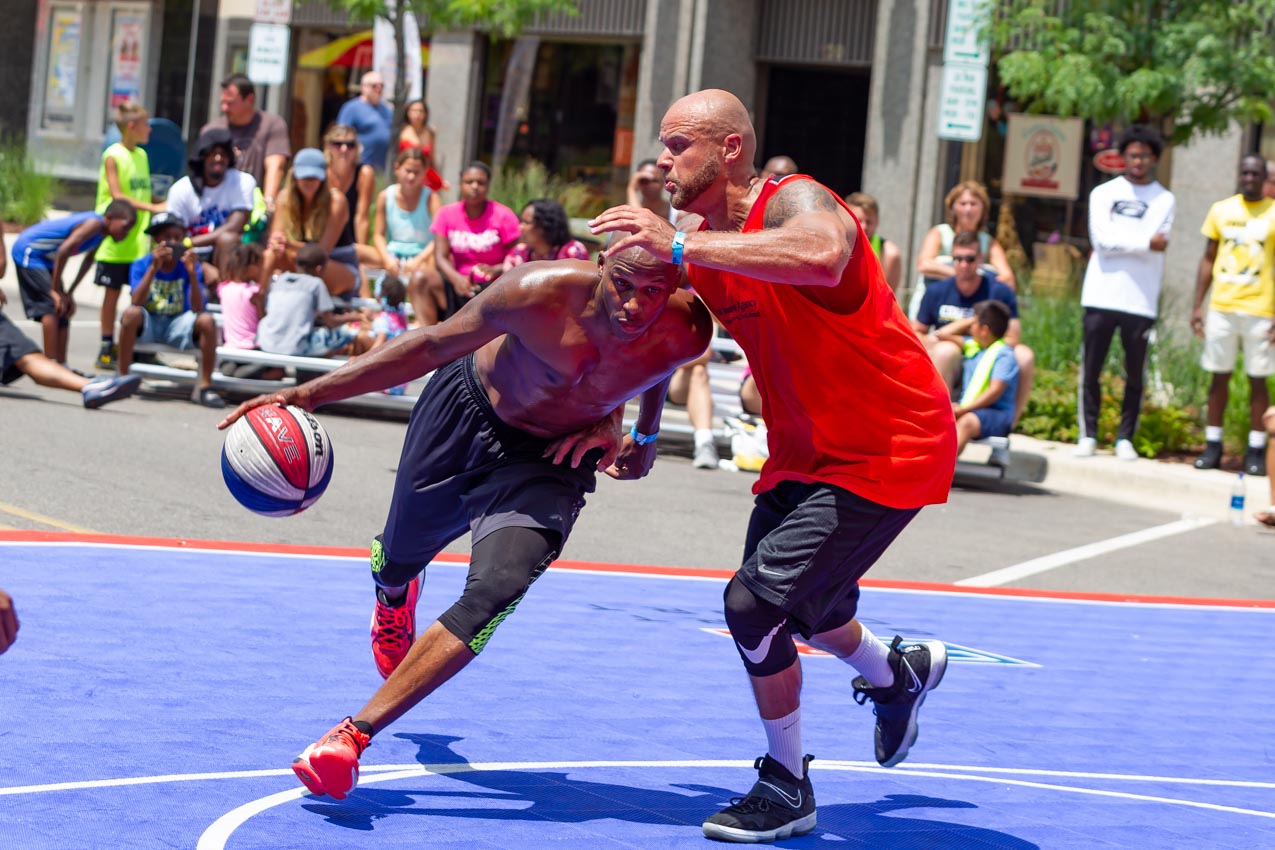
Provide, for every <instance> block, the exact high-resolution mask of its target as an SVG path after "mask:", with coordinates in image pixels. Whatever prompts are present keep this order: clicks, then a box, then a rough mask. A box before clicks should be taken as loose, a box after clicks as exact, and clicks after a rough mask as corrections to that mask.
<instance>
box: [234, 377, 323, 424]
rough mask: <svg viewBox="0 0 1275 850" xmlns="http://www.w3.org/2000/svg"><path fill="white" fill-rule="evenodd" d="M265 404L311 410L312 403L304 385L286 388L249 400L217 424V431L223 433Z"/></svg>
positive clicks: (307, 389) (308, 391)
mask: <svg viewBox="0 0 1275 850" xmlns="http://www.w3.org/2000/svg"><path fill="white" fill-rule="evenodd" d="M267 404H277V405H279V406H280V407H287V406H288V405H290V404H295V405H296V406H297V407H300V408H301V409H303V410H312V402H311V400H310V390H309V388H308V387H307V386H306V385H305V384H301V385H300V386H296V387H288V388H287V389H286V390H280V391H279V392H276V393H266V394H265V395H259V396H257V397H256V398H250V399H248V400H247V401H245V402H244V403H243V404H241V405H239V406H238V407H236V408H235V409H234V410H232V411H231V412H230V413H229V414H227V416H226V418H225V419H223V420H221V421H220V422H218V423H217V430H218V431H224V430H226V429H227V428H229V427H230V426H231V425H234V424H235V420H237V419H239V418H240V417H241V416H243V415H244V414H245V413H247V412H248V411H249V410H252V409H253V408H254V407H262V406H264V405H267Z"/></svg>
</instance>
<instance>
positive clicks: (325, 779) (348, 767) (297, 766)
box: [292, 717, 372, 800]
mask: <svg viewBox="0 0 1275 850" xmlns="http://www.w3.org/2000/svg"><path fill="white" fill-rule="evenodd" d="M371 742H372V737H371V736H370V735H366V734H364V733H363V732H361V731H360V730H359V728H358V727H357V726H355V725H354V721H352V720H351V719H350V718H348V717H347V718H345V719H344V720H342V721H341V722H340V723H338V724H337V725H336V726H334V727H332V731H330V732H328V734H326V735H324V736H323V737H322V738H320V739H319V740H318V741H316V742H315V743H313V744H311V745H310V746H308V747H306V748H305V751H304V752H302V753H301V755H299V756H297V757H296V758H294V759H293V760H292V772H293V773H295V774H296V775H297V778H298V779H300V780H301V782H302V784H303V785H305V787H306V788H308V789H310V793H312V794H327V795H329V796H331V797H333V798H334V799H337V800H344V799H345V795H346V794H349V793H350V792H351V791H353V790H354V786H356V785H358V784H359V756H361V755H362V754H363V751H364V750H366V749H367V747H368V744H370V743H371Z"/></svg>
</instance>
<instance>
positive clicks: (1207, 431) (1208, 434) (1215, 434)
mask: <svg viewBox="0 0 1275 850" xmlns="http://www.w3.org/2000/svg"><path fill="white" fill-rule="evenodd" d="M1204 439H1205V440H1206V441H1207V442H1210V443H1220V442H1222V426H1221V425H1205V426H1204Z"/></svg>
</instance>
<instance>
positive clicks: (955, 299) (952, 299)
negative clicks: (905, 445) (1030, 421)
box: [912, 230, 1036, 422]
mask: <svg viewBox="0 0 1275 850" xmlns="http://www.w3.org/2000/svg"><path fill="white" fill-rule="evenodd" d="M978 246H979V234H977V233H974V232H972V231H968V230H966V231H962V232H960V233H958V234H956V236H955V237H954V238H953V240H952V262H953V264H954V265H955V267H956V275H955V276H954V277H949V278H945V279H944V280H940V281H937V282H936V283H933V284H931V285H930V286H927V287H926V290H925V296H924V297H923V298H922V299H921V304H920V307H919V308H918V310H917V314H916V318H915V319H913V320H912V327H913V329H915V330H916V332H917V334H918V335H919V336H920V337H921V339H922V342H924V343H925V346H926V348H927V349H928V350H929V352H930V356H931V357H932V358H933V359H934V365H935V366H937V367H938V370H939V374H940V375H942V376H943V380H944V381H946V382H947V385H948V386H949V387H951V388H952V389H953V390H956V389H957V388H958V387H959V380H960V374H961V370H960V366H961V361H962V360H963V359H964V356H965V353H964V351H963V350H962V348H961V346H960V345H959V344H958V343H956V342H953V341H952V339H953V338H954V337H956V336H960V335H964V336H968V335H969V330H970V328H971V327H972V326H973V324H974V305H975V304H977V303H978V302H980V301H987V300H990V299H995V300H997V301H1000V302H1003V303H1004V304H1005V305H1006V306H1008V307H1009V312H1010V317H1011V318H1010V322H1009V329H1008V330H1007V331H1006V333H1005V342H1006V344H1007V345H1011V346H1013V349H1014V357H1015V358H1017V360H1018V369H1019V381H1018V388H1017V391H1016V396H1015V399H1014V421H1015V422H1017V421H1018V417H1019V416H1020V415H1021V414H1022V412H1023V407H1024V406H1025V405H1026V404H1027V397H1028V396H1029V395H1030V393H1031V385H1032V377H1033V376H1034V375H1035V372H1036V356H1035V354H1034V353H1033V352H1032V350H1031V349H1030V348H1028V347H1027V346H1025V345H1023V344H1022V335H1023V329H1022V324H1021V323H1020V322H1019V320H1018V298H1017V296H1015V295H1014V291H1013V290H1012V289H1010V288H1009V287H1008V286H1006V285H1005V284H1003V283H1001V282H1000V281H999V280H997V279H996V278H995V277H993V276H992V275H991V274H989V273H988V272H986V271H984V270H982V269H981V268H980V266H981V264H982V261H983V255H982V253H981V251H980V250H979V247H978ZM948 325H951V327H947V326H948ZM940 329H942V330H944V331H945V336H942V337H941V336H939V335H938V334H937V333H931V331H938V330H940Z"/></svg>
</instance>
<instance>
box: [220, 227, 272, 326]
mask: <svg viewBox="0 0 1275 850" xmlns="http://www.w3.org/2000/svg"><path fill="white" fill-rule="evenodd" d="M262 255H263V252H262V249H261V246H260V245H258V244H256V243H255V242H245V243H241V244H240V245H239V246H237V247H236V248H235V250H234V251H233V252H232V253H231V255H230V260H229V262H227V263H226V267H225V268H224V269H223V270H222V274H223V276H224V277H225V278H226V279H225V280H223V281H222V282H221V283H219V284H217V296H218V298H219V300H220V301H221V332H222V335H223V336H224V337H225V340H226V347H228V348H249V349H251V348H256V347H257V323H258V322H259V321H260V319H261V311H260V302H259V299H258V298H257V297H256V296H257V293H258V292H259V291H260V290H261V284H260V283H259V279H260V277H261V260H262Z"/></svg>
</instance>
